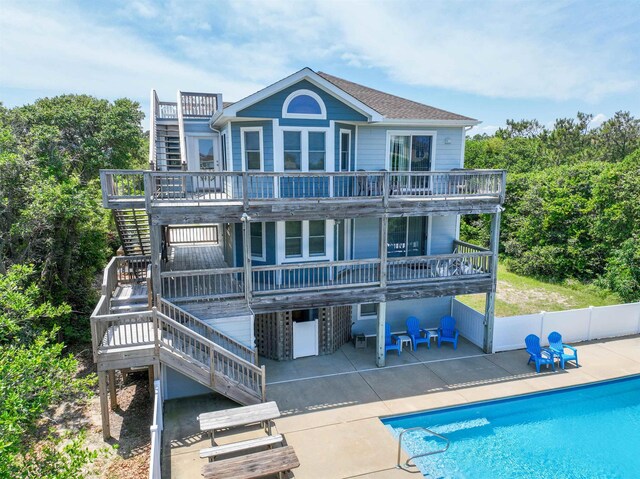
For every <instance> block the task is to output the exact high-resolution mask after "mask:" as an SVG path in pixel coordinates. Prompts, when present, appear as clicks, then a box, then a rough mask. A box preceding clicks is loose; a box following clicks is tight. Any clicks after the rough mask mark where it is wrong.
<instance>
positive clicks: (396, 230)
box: [387, 216, 427, 257]
mask: <svg viewBox="0 0 640 479" xmlns="http://www.w3.org/2000/svg"><path fill="white" fill-rule="evenodd" d="M388 225H389V226H388V233H387V256H389V257H399V256H420V255H423V254H425V253H426V251H425V249H426V246H425V236H426V231H427V229H426V220H425V218H424V217H421V216H411V217H409V218H389V223H388Z"/></svg>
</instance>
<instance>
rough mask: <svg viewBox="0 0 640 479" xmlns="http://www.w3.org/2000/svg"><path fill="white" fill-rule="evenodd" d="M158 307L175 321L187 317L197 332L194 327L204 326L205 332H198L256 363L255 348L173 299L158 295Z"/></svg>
mask: <svg viewBox="0 0 640 479" xmlns="http://www.w3.org/2000/svg"><path fill="white" fill-rule="evenodd" d="M158 309H159V311H160V312H161V313H163V314H165V315H166V316H169V317H170V318H171V319H173V320H174V321H176V322H178V323H180V324H183V321H181V319H178V317H182V318H184V319H186V322H187V323H190V326H188V327H189V329H191V330H193V331H195V332H197V331H196V330H195V329H194V327H198V328H202V330H204V332H205V334H201V333H198V334H201V335H202V336H204V337H205V338H207V339H209V340H210V341H213V342H214V343H216V344H219V345H220V346H222V347H223V348H225V349H227V350H228V351H230V352H232V353H234V354H236V355H237V356H240V357H241V358H242V359H244V360H245V361H249V362H251V363H255V360H256V351H255V350H254V349H251V348H250V347H248V346H245V345H244V344H242V343H240V342H238V341H236V340H235V339H233V338H232V337H230V336H227V335H226V334H224V333H223V332H222V331H220V330H218V329H216V328H214V327H212V326H210V325H209V324H207V323H205V322H204V321H202V320H200V319H198V318H197V317H196V316H194V315H193V314H191V313H189V312H188V311H185V310H184V309H182V308H180V307H179V306H176V305H175V304H173V303H172V302H171V301H167V300H166V299H164V298H162V297H158ZM171 313H173V314H171ZM220 343H224V344H220Z"/></svg>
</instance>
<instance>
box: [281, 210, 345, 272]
mask: <svg viewBox="0 0 640 479" xmlns="http://www.w3.org/2000/svg"><path fill="white" fill-rule="evenodd" d="M301 221H302V256H296V257H291V258H287V257H286V251H285V239H286V232H285V223H286V221H278V222H277V223H276V233H277V236H276V244H277V245H278V246H277V251H276V252H277V263H278V264H285V263H301V262H313V261H331V260H333V258H334V238H333V231H334V223H335V222H334V220H326V221H325V222H324V235H325V236H324V238H325V239H324V241H325V244H324V246H325V248H324V255H321V256H315V255H314V256H311V255H309V220H301Z"/></svg>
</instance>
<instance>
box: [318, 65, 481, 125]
mask: <svg viewBox="0 0 640 479" xmlns="http://www.w3.org/2000/svg"><path fill="white" fill-rule="evenodd" d="M318 75H320V76H321V77H322V78H324V79H325V80H327V81H329V82H331V83H333V84H334V85H335V86H337V87H338V88H340V89H341V90H343V91H345V92H346V93H348V94H349V95H351V96H352V97H354V98H356V99H357V100H360V101H361V102H362V103H364V104H365V105H367V106H368V107H370V108H372V109H374V110H375V111H377V112H378V113H380V114H381V115H382V116H384V117H385V118H389V119H399V120H400V119H401V120H469V121H477V120H475V119H474V118H469V117H468V116H462V115H458V114H456V113H451V112H449V111H445V110H441V109H439V108H434V107H432V106H429V105H424V104H422V103H418V102H416V101H412V100H407V99H406V98H402V97H399V96H396V95H391V94H389V93H384V92H382V91H379V90H375V89H373V88H369V87H366V86H364V85H360V84H358V83H353V82H350V81H348V80H344V79H343V78H338V77H334V76H333V75H329V74H328V73H324V72H318Z"/></svg>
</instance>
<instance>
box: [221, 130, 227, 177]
mask: <svg viewBox="0 0 640 479" xmlns="http://www.w3.org/2000/svg"><path fill="white" fill-rule="evenodd" d="M220 138H221V139H220V141H221V148H222V171H228V170H227V167H228V165H227V134H226V133H223V134H222V136H221V137H220Z"/></svg>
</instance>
